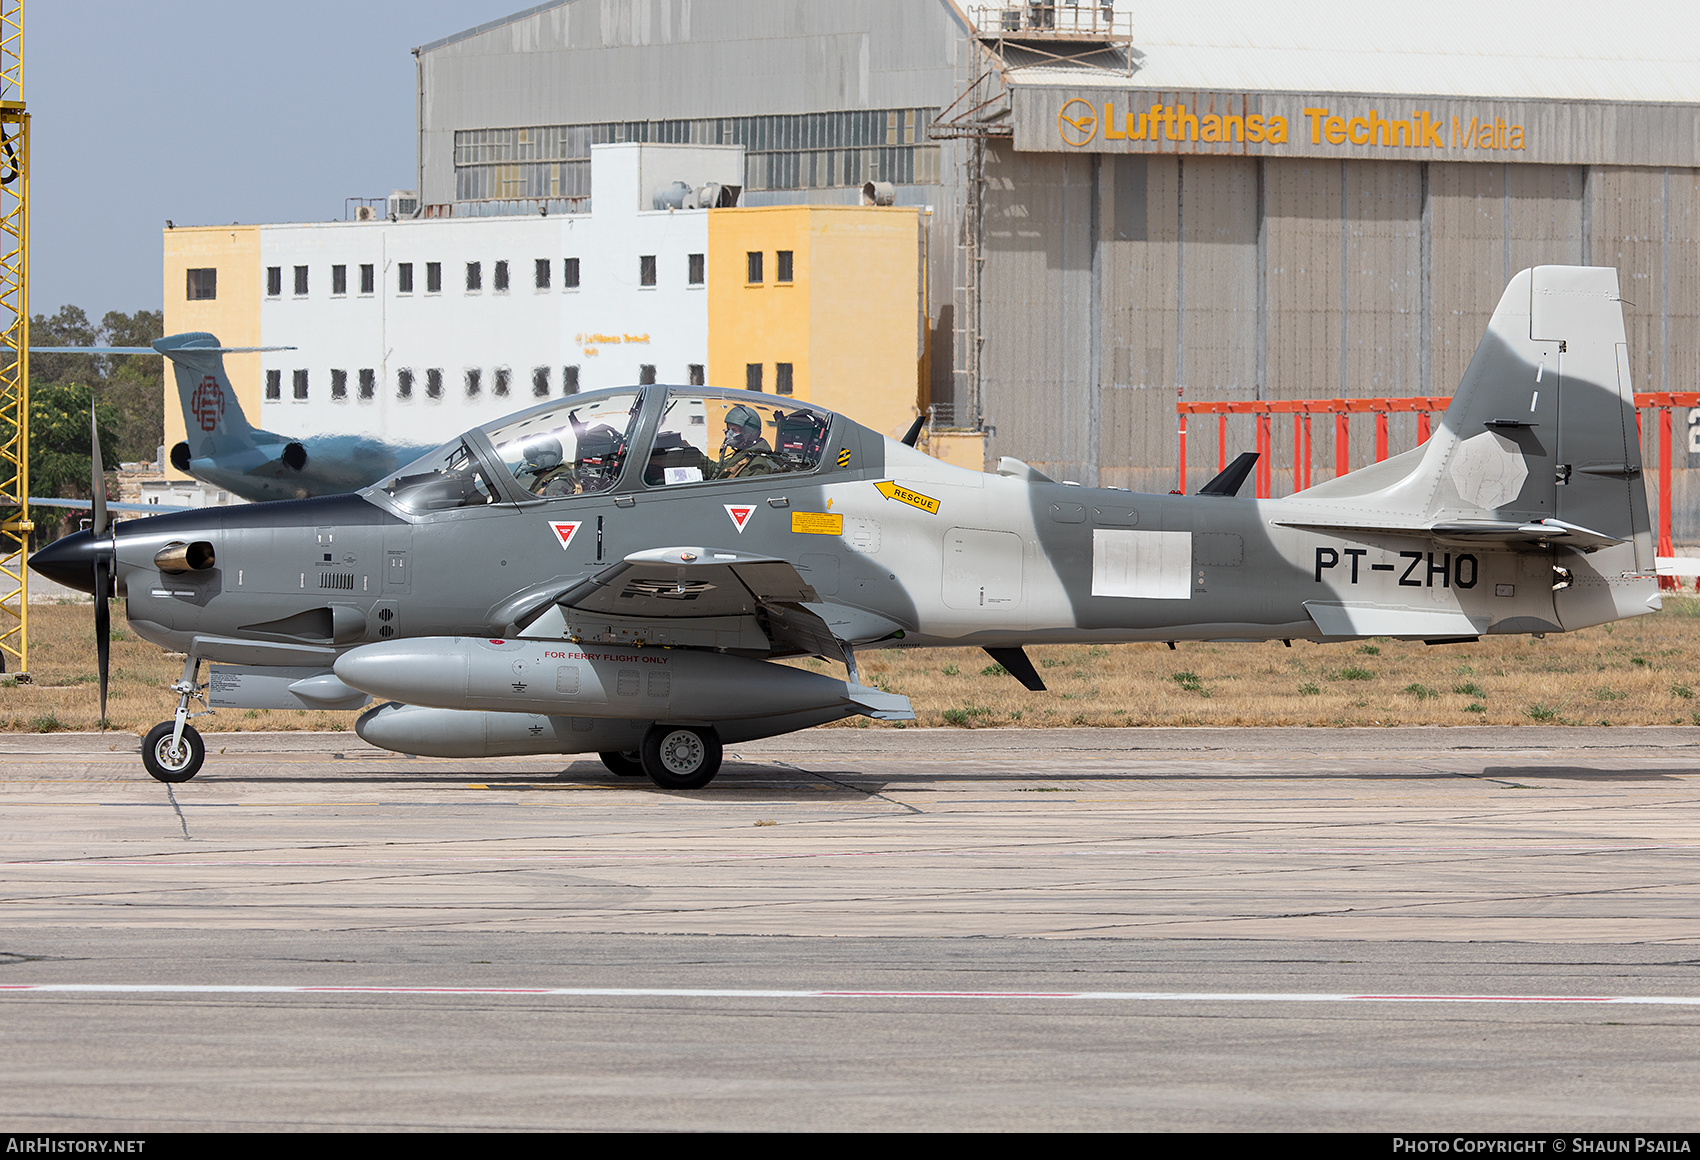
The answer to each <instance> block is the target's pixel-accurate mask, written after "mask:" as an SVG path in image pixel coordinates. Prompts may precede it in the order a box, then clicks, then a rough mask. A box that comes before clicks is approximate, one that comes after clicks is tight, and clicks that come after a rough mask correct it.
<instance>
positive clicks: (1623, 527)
mask: <svg viewBox="0 0 1700 1160" xmlns="http://www.w3.org/2000/svg"><path fill="white" fill-rule="evenodd" d="M177 357H181V356H180V355H179V356H177ZM208 357H209V359H210V358H211V356H208ZM1628 367H1629V360H1628V348H1627V347H1626V345H1625V338H1624V327H1623V315H1622V310H1621V307H1620V305H1619V300H1618V282H1617V273H1616V271H1614V270H1611V269H1601V268H1589V267H1565V266H1543V267H1538V268H1536V269H1533V270H1526V271H1524V272H1523V273H1521V274H1518V275H1517V276H1516V277H1515V278H1514V279H1513V280H1512V282H1511V284H1510V286H1509V287H1507V289H1506V291H1505V295H1504V297H1503V298H1502V299H1501V301H1500V304H1499V307H1498V309H1497V310H1496V311H1495V312H1494V315H1493V319H1492V322H1491V323H1490V324H1489V326H1488V329H1487V332H1486V334H1485V335H1484V336H1483V337H1482V340H1481V344H1480V346H1479V347H1478V348H1477V350H1476V354H1475V358H1474V359H1473V360H1472V361H1471V363H1470V366H1469V369H1468V371H1467V372H1466V373H1465V375H1464V379H1463V381H1462V382H1461V383H1460V384H1459V386H1458V390H1457V393H1456V395H1455V396H1454V398H1453V400H1452V403H1451V406H1450V407H1449V408H1448V409H1447V411H1446V413H1445V415H1444V416H1443V417H1442V419H1441V420H1440V423H1439V425H1438V429H1437V430H1436V431H1435V433H1434V435H1433V437H1432V438H1430V439H1429V440H1428V441H1427V442H1426V443H1425V444H1423V445H1422V446H1421V447H1418V448H1416V449H1415V450H1412V451H1408V452H1406V453H1404V454H1403V455H1399V456H1396V457H1394V458H1392V459H1389V460H1387V461H1385V462H1383V463H1377V464H1375V465H1373V466H1370V467H1365V468H1363V469H1362V470H1360V471H1355V472H1352V473H1350V474H1348V475H1344V476H1341V477H1340V478H1337V479H1333V480H1330V481H1328V482H1326V483H1323V484H1320V485H1318V486H1316V487H1312V488H1309V489H1307V490H1305V491H1301V492H1299V493H1297V494H1295V495H1291V496H1288V497H1287V498H1285V499H1279V500H1251V499H1238V498H1235V497H1234V496H1233V495H1232V494H1231V493H1232V491H1234V490H1235V488H1233V487H1231V486H1222V487H1217V488H1213V489H1206V490H1207V491H1214V492H1216V493H1217V494H1205V495H1197V496H1179V495H1138V494H1134V493H1131V492H1127V491H1122V490H1117V489H1101V488H1087V487H1076V486H1070V485H1065V484H1062V483H1057V482H1054V481H1052V480H1051V479H1049V478H1047V477H1046V476H1044V475H1042V474H1041V473H1039V472H1038V471H1035V470H1033V469H1031V468H1029V467H1027V466H1026V465H1025V464H1022V463H1020V462H1018V461H1015V460H1010V459H1006V460H1004V461H1003V462H1002V464H1001V465H1000V467H999V469H998V471H997V472H996V473H995V474H983V473H981V472H977V471H968V470H963V469H961V468H957V467H952V466H949V465H947V464H944V463H941V462H939V461H938V460H935V459H932V458H929V457H928V456H926V455H923V454H921V453H920V452H919V451H916V450H915V449H914V448H913V447H910V446H906V445H905V444H904V443H902V442H898V441H896V440H892V439H888V438H885V437H883V436H881V435H879V434H877V433H875V432H873V431H871V430H869V429H868V428H866V427H863V426H861V425H860V424H858V423H855V422H853V421H851V420H850V419H847V418H845V417H844V416H843V415H837V414H834V413H832V412H830V411H827V410H824V409H822V408H820V407H816V406H812V405H810V404H808V403H806V402H799V401H796V400H793V399H789V398H778V397H772V396H768V395H761V394H754V393H751V392H748V391H725V390H713V389H707V388H702V387H676V386H675V387H669V386H640V387H630V388H623V389H615V390H607V391H599V392H595V393H591V394H585V395H578V396H573V397H571V398H568V399H563V400H556V401H552V402H549V403H546V404H543V405H541V406H538V407H534V408H532V409H531V410H528V411H522V412H520V413H518V414H515V415H511V416H509V417H507V418H504V419H500V420H497V421H495V422H492V423H488V424H486V425H484V426H482V427H478V428H475V429H473V430H471V431H468V432H467V433H466V434H464V435H462V436H459V437H457V438H455V439H452V440H450V441H449V442H448V443H446V444H444V445H443V446H442V447H440V448H438V449H437V450H435V451H433V452H431V453H430V454H429V455H427V456H425V457H424V458H422V459H420V460H418V461H417V462H415V463H411V464H409V465H408V466H406V467H403V468H401V469H400V470H398V471H395V472H393V473H392V474H390V475H389V476H388V477H386V478H384V479H382V480H381V481H379V482H378V483H377V484H375V485H373V486H370V487H367V488H365V489H364V490H362V491H359V492H357V493H354V494H348V495H340V496H330V497H325V498H319V499H305V500H292V501H283V502H277V503H265V504H254V505H250V506H242V507H235V508H221V509H212V510H206V511H200V512H192V513H181V514H174V515H165V516H158V517H155V518H152V519H143V520H134V521H130V522H126V523H123V524H121V525H117V526H111V525H109V524H108V522H107V520H106V514H105V512H104V511H103V510H97V511H96V513H95V520H94V527H93V528H92V529H91V530H89V531H85V532H80V533H78V534H76V535H73V536H69V537H67V538H65V539H63V540H60V541H58V542H56V543H54V544H52V545H50V546H49V547H47V548H46V549H44V550H43V551H41V552H40V553H38V554H37V555H36V556H35V558H34V559H33V560H32V561H31V564H32V566H33V567H34V568H35V569H36V570H37V571H39V572H41V573H43V574H44V575H47V576H49V577H51V578H53V579H55V580H58V581H60V582H61V583H65V584H69V585H73V586H76V587H80V588H82V589H85V590H92V591H95V592H97V593H100V594H103V595H104V594H107V593H113V592H116V593H117V594H118V595H121V596H123V597H124V599H125V614H126V616H127V617H128V618H129V621H130V624H131V626H132V627H133V628H134V630H135V631H136V633H137V634H138V635H140V636H142V637H145V638H146V639H148V640H151V641H154V642H156V643H157V644H159V645H160V646H162V647H164V648H168V649H172V650H176V651H180V652H184V653H186V654H187V656H188V659H187V661H186V663H185V665H184V668H183V675H182V678H181V680H180V681H179V682H178V683H176V684H175V685H174V686H173V688H174V691H175V692H177V693H178V694H179V704H178V710H177V714H176V717H175V719H174V720H172V721H167V722H164V723H162V724H160V725H158V726H156V727H155V728H154V730H153V731H152V732H151V733H150V734H149V735H148V737H147V739H146V741H145V743H144V746H143V760H144V763H145V764H146V766H147V768H148V770H149V772H150V773H152V774H153V776H155V777H157V778H160V779H162V780H165V781H181V780H184V779H186V778H189V777H192V776H194V774H195V772H196V771H197V770H198V769H199V768H200V765H201V762H202V759H203V756H204V752H205V750H204V747H203V745H202V743H201V740H200V738H199V737H198V735H197V734H196V733H195V731H194V729H192V728H191V727H189V726H188V725H187V724H186V718H187V716H188V713H189V706H190V703H191V701H192V700H195V699H198V698H201V697H203V696H205V697H206V698H208V699H209V700H210V703H211V704H212V705H213V706H214V707H219V706H232V707H277V708H325V709H348V710H357V709H363V708H364V709H366V711H365V712H364V713H363V715H362V716H361V717H360V719H359V721H358V723H357V724H356V726H355V727H356V730H357V731H358V733H359V734H360V736H361V737H363V738H365V739H366V740H367V741H369V742H371V743H373V744H375V745H380V746H383V747H385V748H388V749H394V750H399V751H402V752H407V753H416V754H436V755H447V756H468V757H470V756H484V755H495V754H526V753H539V754H541V753H582V752H596V753H600V754H601V755H602V758H603V760H604V761H605V762H606V763H607V764H608V765H609V766H610V767H611V768H612V769H614V770H615V771H616V772H618V773H623V774H636V773H640V772H641V773H645V774H647V775H648V776H649V777H650V778H651V779H652V780H653V781H655V783H656V784H658V785H661V786H664V787H668V788H695V787H698V786H701V785H704V784H706V783H707V782H708V780H709V779H710V778H711V777H713V776H714V773H715V771H716V769H717V768H718V766H719V762H720V754H721V745H722V743H723V742H728V741H733V742H736V741H743V740H748V739H752V738H757V737H766V736H771V735H774V734H779V733H785V732H789V731H791V730H795V729H802V728H805V727H807V726H810V725H817V724H821V723H823V722H827V721H832V720H835V719H838V718H842V717H846V716H850V715H853V714H864V715H868V716H871V717H878V718H887V719H893V718H898V719H900V718H908V717H911V716H912V714H911V712H910V710H909V705H908V702H907V700H906V699H905V698H903V697H902V696H900V695H898V694H895V693H891V692H886V691H882V690H880V689H876V688H869V687H866V686H864V685H862V684H861V683H860V682H859V681H858V680H857V678H856V652H857V650H860V649H868V648H886V647H918V646H930V645H957V646H960V645H972V646H980V647H983V648H985V649H986V650H987V651H988V652H990V653H991V654H992V655H993V656H994V657H995V658H996V659H997V660H999V661H1000V662H1001V663H1002V664H1003V665H1004V666H1005V667H1006V668H1007V669H1008V670H1009V671H1010V673H1011V674H1012V675H1013V676H1014V677H1015V678H1016V679H1018V680H1020V681H1022V683H1024V684H1025V685H1026V686H1027V687H1028V688H1031V689H1040V688H1042V685H1041V683H1040V681H1039V678H1038V675H1037V674H1036V673H1035V672H1034V669H1033V666H1032V665H1031V664H1030V663H1029V662H1028V660H1027V657H1026V655H1025V654H1024V653H1023V652H1022V651H1021V650H1022V647H1023V646H1024V645H1029V644H1038V643H1049V642H1113V641H1150V640H1157V641H1176V640H1249V641H1257V640H1274V639H1288V640H1291V639H1292V638H1305V639H1310V640H1318V641H1328V640H1349V639H1352V638H1356V637H1363V636H1391V637H1398V638H1403V639H1414V640H1426V641H1432V642H1441V641H1456V640H1467V639H1472V638H1475V637H1477V636H1479V635H1482V634H1484V633H1547V632H1561V631H1569V630H1574V629H1578V628H1583V627H1586V626H1588V625H1593V624H1600V623H1602V622H1606V621H1612V620H1617V619H1619V618H1622V617H1628V616H1639V615H1642V614H1644V613H1647V612H1651V611H1654V610H1655V609H1657V608H1658V607H1659V598H1658V593H1657V588H1656V580H1655V576H1654V560H1653V546H1652V541H1651V537H1650V534H1649V524H1648V518H1647V502H1646V495H1645V491H1644V488H1643V484H1642V478H1641V463H1640V453H1639V445H1638V440H1637V437H1636V426H1635V413H1634V403H1633V398H1632V394H1631V388H1630V382H1629V369H1628ZM205 373H206V374H208V375H214V376H216V377H217V379H218V380H219V385H220V387H221V389H228V384H226V383H224V382H223V371H222V367H221V365H217V364H215V363H212V362H209V363H208V369H207V370H206V372H205ZM97 446H98V444H97ZM1242 478H1243V474H1242ZM1224 492H1226V493H1229V494H1221V493H1224ZM95 494H97V495H99V494H102V491H101V488H100V487H99V486H97V487H96V489H95ZM95 607H96V615H97V621H101V620H104V616H105V609H106V601H105V600H103V599H102V600H96V602H95ZM105 638H106V632H105V630H104V625H100V626H99V630H98V632H97V639H98V640H100V641H101V642H104V640H105ZM807 655H813V656H818V657H824V658H829V659H832V660H835V661H839V662H842V663H843V664H845V666H846V669H847V675H848V677H849V679H848V680H842V681H841V680H836V679H833V678H832V677H829V676H826V675H824V674H820V673H813V672H805V671H801V670H798V669H796V668H793V667H790V666H784V665H776V664H773V663H771V662H772V661H773V660H774V659H776V658H782V657H792V656H807ZM203 663H210V664H211V665H212V667H211V671H210V673H209V674H208V676H209V680H208V682H206V683H203V682H202V680H201V666H202V664H203ZM100 667H101V672H100V677H101V695H102V700H103V712H104V697H105V688H106V684H105V682H106V658H105V645H104V643H102V645H101V660H100ZM371 697H377V698H381V699H383V702H384V703H382V704H379V705H377V706H376V707H374V708H366V706H367V704H368V702H369V701H370V698H371Z"/></svg>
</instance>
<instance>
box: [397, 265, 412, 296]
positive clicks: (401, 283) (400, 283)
mask: <svg viewBox="0 0 1700 1160" xmlns="http://www.w3.org/2000/svg"><path fill="white" fill-rule="evenodd" d="M395 291H396V293H397V294H411V293H413V263H412V262H400V263H397V265H396V268H395Z"/></svg>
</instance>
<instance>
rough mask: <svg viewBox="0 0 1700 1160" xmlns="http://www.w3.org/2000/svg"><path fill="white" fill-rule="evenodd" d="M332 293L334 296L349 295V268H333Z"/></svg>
mask: <svg viewBox="0 0 1700 1160" xmlns="http://www.w3.org/2000/svg"><path fill="white" fill-rule="evenodd" d="M331 293H332V294H347V293H348V267H347V266H332V267H331Z"/></svg>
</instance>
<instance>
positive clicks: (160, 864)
mask: <svg viewBox="0 0 1700 1160" xmlns="http://www.w3.org/2000/svg"><path fill="white" fill-rule="evenodd" d="M1695 848H1696V845H1695V843H1692V842H1659V843H1649V844H1644V845H1623V846H1611V845H1600V846H1594V845H1580V844H1554V845H1537V844H1534V843H1516V844H1512V845H1504V846H1252V847H1247V848H1242V849H1235V848H1232V847H1220V846H1199V847H1191V846H1186V845H1178V844H1177V845H1138V846H1135V847H1133V848H1130V849H1106V848H1094V849H1090V850H1076V849H1063V848H1055V849H1053V848H1049V847H1047V846H1044V845H1026V846H1021V845H1011V846H1006V847H997V848H994V849H967V850H945V849H921V850H916V849H896V850H827V851H819V852H810V851H798V850H764V851H761V852H759V853H738V852H734V851H724V852H717V851H703V852H701V853H695V854H632V853H619V852H610V853H587V854H435V855H427V856H418V855H414V856H401V855H398V856H389V855H385V856H381V857H371V858H228V859H226V858H196V859H189V858H183V857H179V856H178V855H176V854H172V853H163V854H161V855H159V856H158V857H156V858H147V859H138V858H122V859H120V858H111V859H107V858H40V859H19V860H15V861H8V860H0V868H4V869H23V868H30V869H44V868H59V867H82V868H87V869H101V868H104V867H109V866H111V867H120V866H121V867H141V868H148V867H152V868H156V869H166V868H175V867H183V868H201V867H237V866H365V865H393V864H397V863H406V864H412V863H427V864H431V863H461V862H497V863H505V862H535V863H549V862H741V861H757V860H764V861H772V860H785V861H793V860H799V859H802V860H820V859H832V858H1004V857H1008V856H1009V855H1011V854H1037V855H1044V856H1047V857H1056V858H1093V857H1106V856H1110V855H1138V856H1145V857H1155V856H1160V855H1168V856H1176V855H1180V856H1186V857H1200V856H1210V857H1218V856H1221V855H1227V854H1238V855H1278V854H1289V855H1291V854H1297V855H1311V856H1315V857H1361V856H1362V855H1364V854H1398V855H1411V854H1521V855H1530V856H1537V857H1549V856H1552V855H1554V854H1644V853H1651V852H1656V851H1660V850H1693V849H1695ZM1658 885H1669V884H1666V883H1661V884H1658Z"/></svg>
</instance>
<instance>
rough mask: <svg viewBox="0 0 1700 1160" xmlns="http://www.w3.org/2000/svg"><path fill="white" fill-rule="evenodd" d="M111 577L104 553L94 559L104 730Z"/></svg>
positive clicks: (96, 642)
mask: <svg viewBox="0 0 1700 1160" xmlns="http://www.w3.org/2000/svg"><path fill="white" fill-rule="evenodd" d="M111 590H112V589H111V576H110V573H109V568H108V562H107V558H106V554H105V553H104V552H102V553H100V554H99V555H97V556H95V558H94V655H95V662H96V664H97V665H98V666H99V669H100V727H101V728H102V729H103V730H104V729H105V728H106V686H107V673H108V670H109V669H110V667H111V661H112V606H111V604H109V603H108V596H109V594H110V593H111Z"/></svg>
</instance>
